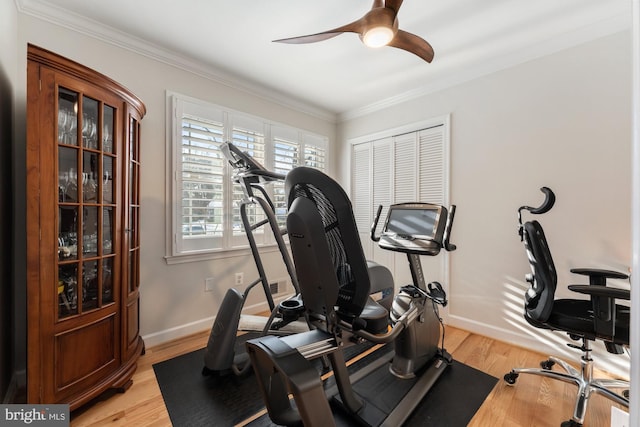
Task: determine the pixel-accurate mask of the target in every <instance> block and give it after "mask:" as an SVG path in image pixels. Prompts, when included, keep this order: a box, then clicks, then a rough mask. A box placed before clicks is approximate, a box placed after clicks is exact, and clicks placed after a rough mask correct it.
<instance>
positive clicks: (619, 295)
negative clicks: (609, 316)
mask: <svg viewBox="0 0 640 427" xmlns="http://www.w3.org/2000/svg"><path fill="white" fill-rule="evenodd" d="M569 289H570V290H572V291H573V292H578V293H581V294H588V295H592V296H595V297H605V298H615V299H623V300H630V299H631V291H630V290H628V289H620V288H611V287H608V286H601V285H569Z"/></svg>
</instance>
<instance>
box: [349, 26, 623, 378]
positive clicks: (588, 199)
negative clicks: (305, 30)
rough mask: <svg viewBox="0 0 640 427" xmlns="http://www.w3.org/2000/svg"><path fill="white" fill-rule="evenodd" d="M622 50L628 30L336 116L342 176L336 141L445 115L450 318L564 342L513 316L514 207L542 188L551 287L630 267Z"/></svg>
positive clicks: (519, 264) (536, 343)
mask: <svg viewBox="0 0 640 427" xmlns="http://www.w3.org/2000/svg"><path fill="white" fill-rule="evenodd" d="M630 53H631V44H630V33H629V32H623V33H618V34H615V35H611V36H607V37H604V38H601V39H598V40H596V41H593V42H589V43H586V44H584V45H581V46H578V47H575V48H571V49H568V50H566V51H562V52H559V53H556V54H553V55H550V56H547V57H543V58H541V59H537V60H534V61H531V62H528V63H524V64H521V65H519V66H515V67H513V68H510V69H506V70H503V71H500V72H496V73H494V74H491V75H488V76H485V77H481V78H478V79H476V80H473V81H470V82H468V83H465V84H461V85H459V86H456V87H453V88H450V89H447V90H443V91H440V92H437V93H433V94H430V95H427V96H424V97H423V98H420V99H416V100H412V101H410V102H406V103H404V104H402V105H398V106H394V107H391V108H388V109H385V110H383V111H377V112H375V113H372V114H369V115H367V116H363V117H358V118H353V119H350V120H347V121H346V122H344V123H342V124H340V126H339V133H338V135H339V140H340V141H343V146H342V147H341V153H342V158H343V159H345V161H344V162H343V163H342V164H341V165H340V171H341V177H342V178H343V181H344V182H348V179H349V172H348V171H349V147H348V145H347V144H346V142H345V141H348V140H349V139H352V138H356V137H360V136H363V135H367V134H372V133H376V132H379V131H381V130H383V129H388V128H395V127H398V126H401V125H405V124H408V123H412V122H419V121H422V120H425V119H428V118H430V117H436V116H441V115H444V114H449V113H451V203H453V204H456V205H457V206H458V210H457V212H456V221H455V225H454V230H453V233H452V237H453V241H454V242H455V243H456V244H457V245H458V250H457V251H456V252H453V253H452V254H451V257H450V259H451V276H450V280H451V283H450V284H449V285H450V295H449V299H450V306H449V312H448V322H449V323H450V324H453V325H458V326H461V327H463V328H466V329H469V330H474V331H477V332H480V333H482V334H485V335H488V336H492V337H497V338H501V339H504V340H508V341H511V342H515V343H519V344H522V345H526V346H530V347H537V348H539V349H541V350H544V351H550V349H548V348H546V347H548V345H550V346H551V347H552V348H555V349H554V352H555V353H556V354H558V349H562V348H563V347H562V346H560V347H557V345H556V344H554V343H553V342H552V341H549V337H551V336H553V335H552V334H549V333H547V332H542V333H539V332H537V331H533V328H531V327H530V326H528V325H527V324H526V323H525V322H524V320H523V319H522V296H523V292H524V289H525V288H526V283H525V282H524V275H525V274H526V273H527V272H528V271H529V270H528V268H529V267H528V264H527V261H526V256H525V253H524V249H523V247H522V245H521V243H520V241H519V238H518V236H517V217H516V211H517V208H518V207H519V206H521V205H525V204H528V205H532V206H536V205H538V204H539V203H541V202H542V200H543V196H542V193H541V192H540V191H539V190H538V189H539V188H540V187H541V186H544V185H546V186H549V187H551V188H552V189H553V190H554V192H555V193H556V196H557V203H556V206H555V208H554V209H553V210H552V211H551V212H549V213H548V214H546V215H544V217H543V218H539V219H540V220H541V222H542V223H543V226H544V227H545V230H546V234H547V238H548V240H549V244H550V246H551V250H552V253H553V255H554V258H555V262H556V268H557V269H558V272H559V283H560V285H561V286H560V288H561V289H562V288H563V285H564V284H566V283H578V282H581V281H582V279H581V278H580V277H578V276H573V275H571V274H569V273H568V270H569V269H570V268H573V267H580V266H592V267H601V268H611V269H617V270H623V271H626V270H628V268H629V266H630V263H631V251H630V250H631V240H630V221H631V220H630V211H631V201H630V194H631V162H630V155H631V54H630ZM621 285H623V286H624V285H625V283H622V284H621ZM568 294H569V293H568V291H560V292H559V296H567V295H568ZM558 338H559V342H564V341H565V340H564V337H563V336H562V335H558ZM547 344H548V345H547ZM570 353H573V356H574V357H575V356H576V354H575V351H570ZM618 359H623V358H618ZM618 361H620V360H618ZM625 363H626V364H628V360H627V361H626V362H625V361H621V363H620V364H619V365H620V366H610V367H609V369H611V370H613V371H620V370H623V371H624V370H625V368H624V364H625Z"/></svg>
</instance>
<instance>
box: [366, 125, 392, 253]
mask: <svg viewBox="0 0 640 427" xmlns="http://www.w3.org/2000/svg"><path fill="white" fill-rule="evenodd" d="M372 154H373V155H372V158H371V161H372V172H373V177H372V182H373V188H372V191H373V194H372V196H373V197H372V200H371V208H370V210H371V221H370V222H369V228H370V227H371V224H372V223H373V219H374V218H375V215H376V212H377V211H378V206H380V205H382V206H383V210H382V213H381V214H380V221H381V222H384V219H385V218H386V217H387V212H388V210H389V205H390V204H391V203H392V201H393V195H392V194H391V192H392V182H393V171H392V165H393V163H392V159H393V157H392V156H393V139H392V138H385V139H382V140H378V141H375V142H373V153H372ZM378 225H379V226H382V224H378ZM362 231H363V232H364V231H365V230H362ZM367 231H370V230H367ZM366 239H367V240H368V242H369V244H370V245H371V246H372V247H373V256H372V257H371V258H370V259H373V260H374V261H375V262H377V263H379V264H382V265H386V266H389V265H391V264H392V263H393V252H390V251H385V250H383V249H380V247H379V246H378V245H377V244H374V243H373V241H372V240H371V235H370V233H369V234H368V235H367V237H366Z"/></svg>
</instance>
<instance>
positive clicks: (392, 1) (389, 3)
mask: <svg viewBox="0 0 640 427" xmlns="http://www.w3.org/2000/svg"><path fill="white" fill-rule="evenodd" d="M400 6H402V0H386V1H385V2H384V7H386V8H388V9H391V10H393V11H394V12H395V13H396V15H397V14H398V11H399V10H400Z"/></svg>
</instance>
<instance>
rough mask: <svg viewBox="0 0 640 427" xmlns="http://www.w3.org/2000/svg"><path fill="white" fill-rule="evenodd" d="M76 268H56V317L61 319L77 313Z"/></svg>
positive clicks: (75, 266) (71, 266) (71, 265)
mask: <svg viewBox="0 0 640 427" xmlns="http://www.w3.org/2000/svg"><path fill="white" fill-rule="evenodd" d="M77 277H78V266H77V265H76V264H75V263H74V264H65V265H60V266H58V283H57V293H58V317H59V318H60V319H63V318H65V317H69V316H72V315H74V314H77V313H78V280H77Z"/></svg>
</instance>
